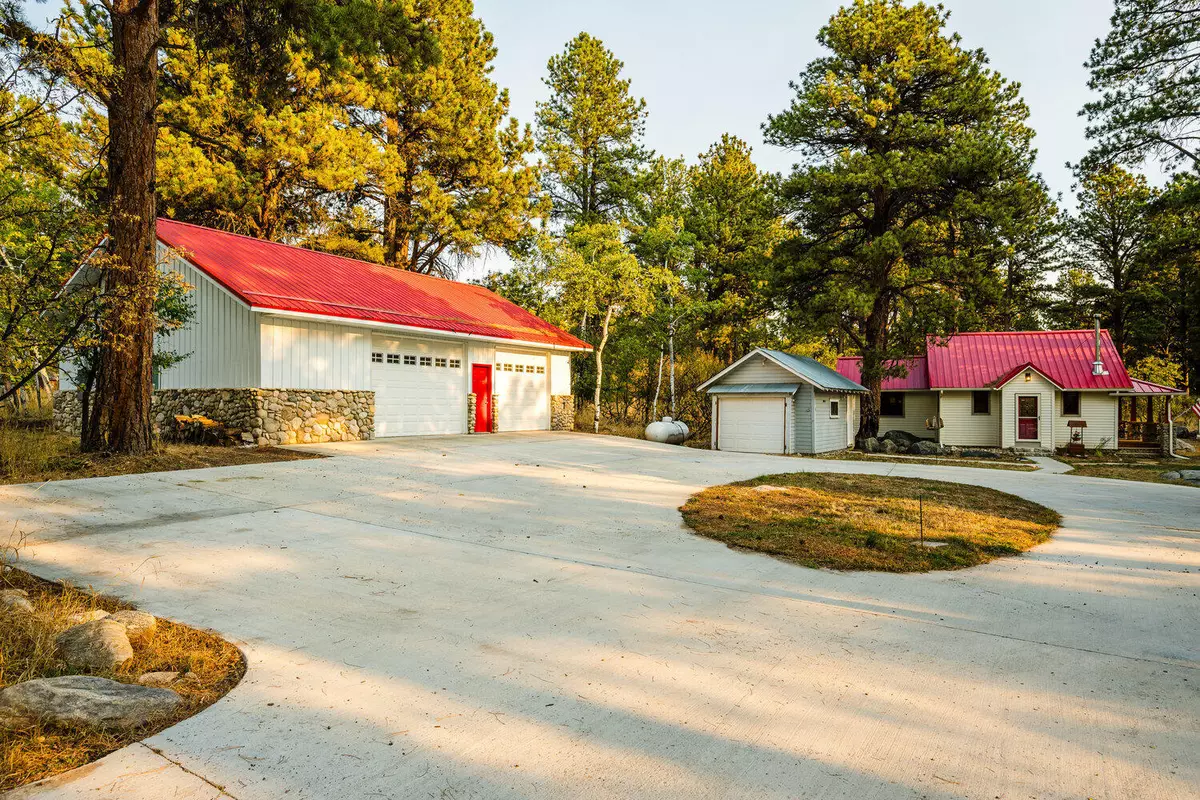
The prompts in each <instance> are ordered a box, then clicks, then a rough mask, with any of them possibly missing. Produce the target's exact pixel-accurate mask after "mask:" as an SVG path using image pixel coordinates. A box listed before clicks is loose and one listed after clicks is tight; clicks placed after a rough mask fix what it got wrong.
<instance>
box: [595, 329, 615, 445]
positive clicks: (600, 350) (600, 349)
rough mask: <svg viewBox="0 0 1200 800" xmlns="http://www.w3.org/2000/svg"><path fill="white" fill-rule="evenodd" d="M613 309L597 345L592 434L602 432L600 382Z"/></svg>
mask: <svg viewBox="0 0 1200 800" xmlns="http://www.w3.org/2000/svg"><path fill="white" fill-rule="evenodd" d="M612 316H613V307H612V306H609V307H608V311H607V312H606V313H605V314H604V325H603V326H602V327H601V329H600V343H599V344H597V345H596V393H595V395H594V396H593V410H592V414H593V419H592V432H593V433H599V432H600V382H601V380H602V379H603V378H604V345H606V344H608V326H609V324H611V323H612Z"/></svg>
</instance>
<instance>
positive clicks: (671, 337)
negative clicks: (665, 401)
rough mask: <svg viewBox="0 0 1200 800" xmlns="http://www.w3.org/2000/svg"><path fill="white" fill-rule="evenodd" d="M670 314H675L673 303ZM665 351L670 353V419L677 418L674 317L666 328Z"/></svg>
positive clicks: (673, 303)
mask: <svg viewBox="0 0 1200 800" xmlns="http://www.w3.org/2000/svg"><path fill="white" fill-rule="evenodd" d="M671 313H672V315H673V314H674V313H675V301H674V300H672V301H671ZM667 349H668V351H669V352H670V358H669V359H668V365H669V368H670V373H671V419H675V418H676V416H678V415H677V414H676V413H675V317H674V316H672V317H671V322H670V324H669V325H668V327H667Z"/></svg>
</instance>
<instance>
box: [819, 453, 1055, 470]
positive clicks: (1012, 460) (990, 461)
mask: <svg viewBox="0 0 1200 800" xmlns="http://www.w3.org/2000/svg"><path fill="white" fill-rule="evenodd" d="M800 457H801V458H823V459H828V460H833V461H876V462H883V463H885V464H927V465H929V466H934V467H977V468H980V469H1009V470H1017V471H1019V472H1020V471H1024V472H1033V471H1035V470H1037V465H1036V464H1030V463H1029V462H1028V461H1024V460H1022V459H1020V458H1018V457H1016V456H1009V455H1007V454H1001V455H1000V456H999V457H997V458H971V457H966V458H963V457H962V456H890V455H878V454H875V453H864V452H862V451H861V450H838V451H836V452H833V453H821V454H820V455H816V456H808V455H805V456H800Z"/></svg>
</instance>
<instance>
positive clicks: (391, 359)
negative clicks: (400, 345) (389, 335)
mask: <svg viewBox="0 0 1200 800" xmlns="http://www.w3.org/2000/svg"><path fill="white" fill-rule="evenodd" d="M387 363H389V364H399V363H400V354H399V353H388V354H387Z"/></svg>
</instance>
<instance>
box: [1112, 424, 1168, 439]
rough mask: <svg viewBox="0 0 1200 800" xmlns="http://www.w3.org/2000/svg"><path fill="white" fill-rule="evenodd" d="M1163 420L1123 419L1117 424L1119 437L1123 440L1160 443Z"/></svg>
mask: <svg viewBox="0 0 1200 800" xmlns="http://www.w3.org/2000/svg"><path fill="white" fill-rule="evenodd" d="M1161 428H1162V423H1161V422H1143V421H1142V420H1133V419H1123V420H1121V422H1120V424H1119V425H1118V426H1117V438H1119V439H1120V440H1121V441H1123V442H1145V443H1148V444H1158V441H1159V430H1160V429H1161Z"/></svg>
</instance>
